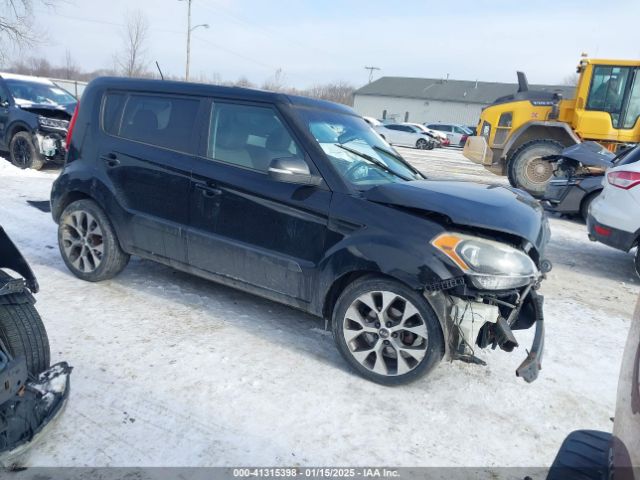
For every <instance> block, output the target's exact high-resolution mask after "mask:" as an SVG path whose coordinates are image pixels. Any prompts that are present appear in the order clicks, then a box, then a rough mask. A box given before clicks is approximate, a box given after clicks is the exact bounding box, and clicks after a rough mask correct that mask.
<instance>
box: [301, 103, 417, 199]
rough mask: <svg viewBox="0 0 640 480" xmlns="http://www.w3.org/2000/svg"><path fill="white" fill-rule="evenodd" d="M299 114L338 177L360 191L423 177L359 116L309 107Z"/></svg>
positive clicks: (302, 109)
mask: <svg viewBox="0 0 640 480" xmlns="http://www.w3.org/2000/svg"><path fill="white" fill-rule="evenodd" d="M298 111H299V113H300V115H301V117H302V120H303V121H304V123H305V124H306V126H307V128H308V129H309V132H310V133H311V135H313V137H314V138H315V139H316V141H317V142H318V144H319V145H320V147H321V148H322V150H323V151H324V153H325V154H326V156H327V158H328V159H329V161H330V162H331V163H332V164H333V166H334V167H335V169H336V170H337V172H338V173H339V175H340V176H341V177H342V178H343V179H344V180H345V181H346V182H348V183H350V184H352V185H353V186H354V187H355V188H357V189H358V190H366V189H368V188H371V187H374V186H376V185H381V184H385V183H392V182H405V181H409V180H417V179H421V178H423V177H422V175H420V173H419V172H418V171H416V170H415V169H414V168H413V167H411V166H410V165H409V164H408V163H406V162H405V161H404V159H402V157H400V156H399V155H398V154H397V153H395V152H393V151H392V149H391V147H390V146H389V145H388V144H387V143H386V142H385V141H384V140H382V138H381V137H380V136H379V135H377V134H376V133H375V132H374V131H373V130H371V129H370V128H369V127H368V125H367V124H366V123H365V121H364V120H362V119H361V118H360V117H357V116H354V115H348V114H344V113H338V112H331V111H327V110H316V109H310V108H299V109H298ZM389 127H402V126H401V125H390V126H387V128H389Z"/></svg>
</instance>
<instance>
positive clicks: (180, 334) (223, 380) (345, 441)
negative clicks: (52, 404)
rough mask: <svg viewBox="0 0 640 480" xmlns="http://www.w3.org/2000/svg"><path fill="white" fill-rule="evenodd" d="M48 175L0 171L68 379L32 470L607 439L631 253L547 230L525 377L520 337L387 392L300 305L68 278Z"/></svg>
mask: <svg viewBox="0 0 640 480" xmlns="http://www.w3.org/2000/svg"><path fill="white" fill-rule="evenodd" d="M399 150H400V151H401V153H402V154H403V155H405V156H406V158H407V159H408V160H409V161H411V162H412V163H413V164H414V165H415V166H416V167H417V168H419V169H420V170H421V171H423V172H424V173H425V174H427V175H428V176H431V177H433V178H457V179H463V180H474V181H494V182H495V181H497V182H500V183H503V182H504V179H501V178H499V177H495V176H493V175H491V174H489V173H486V172H485V171H484V170H483V169H482V168H481V167H478V166H476V165H473V164H471V163H469V162H468V161H467V160H465V159H464V158H463V157H462V154H461V153H460V151H459V150H454V149H450V150H449V149H447V150H444V149H438V150H433V151H419V150H413V149H399ZM56 174H57V172H56V171H54V170H53V171H52V170H50V171H44V172H34V171H21V170H18V169H15V168H14V167H12V166H11V165H10V164H9V163H8V162H6V161H3V160H0V205H2V206H1V207H0V224H2V226H3V227H4V228H5V229H6V230H7V232H8V233H9V235H10V236H11V237H12V239H13V240H14V242H15V243H16V244H17V245H18V246H19V247H20V249H21V250H22V252H23V253H24V255H25V257H26V258H27V259H28V261H29V262H30V263H31V265H32V267H33V269H34V270H35V273H36V275H37V276H38V279H39V282H40V285H41V292H40V293H39V294H38V296H37V298H38V303H37V307H38V309H39V311H40V314H41V315H42V317H43V319H44V321H45V325H46V327H47V330H48V333H49V337H50V342H51V350H52V357H53V358H52V360H53V361H59V360H67V361H68V362H69V363H70V364H71V365H73V366H74V367H75V370H74V372H73V375H72V390H71V396H70V401H69V404H68V406H67V409H66V412H65V413H64V414H63V416H62V417H61V418H60V420H59V422H58V423H57V425H56V427H55V428H54V429H53V430H52V432H51V434H50V435H49V436H48V437H47V438H46V439H44V440H43V442H42V443H40V444H39V445H37V446H36V447H35V448H34V449H33V450H32V451H31V453H30V454H29V456H28V457H27V458H26V459H25V465H27V466H37V465H47V466H53V465H56V466H57V465H64V466H105V465H110V466H134V465H141V466H209V465H349V464H354V465H361V466H363V465H390V466H416V465H420V466H436V465H437V466H487V465H489V466H495V467H498V466H520V467H522V466H545V465H549V464H550V463H551V461H552V460H553V457H554V455H555V452H556V451H557V449H558V447H559V445H560V443H561V442H562V440H563V439H564V437H565V436H566V434H567V433H569V432H570V431H571V430H574V429H578V428H593V429H600V430H610V429H611V427H612V423H611V421H610V417H612V416H613V412H614V402H615V396H616V384H617V376H618V370H619V364H620V359H621V354H622V349H623V346H624V341H625V338H626V334H627V329H628V327H629V321H630V317H631V314H632V311H633V307H634V304H635V300H636V297H637V295H638V293H639V291H640V282H638V280H637V278H636V277H635V275H634V272H633V262H632V256H631V255H630V254H629V255H625V254H623V253H620V252H618V251H615V250H612V249H609V248H607V247H605V246H603V245H600V244H596V243H592V242H590V241H589V240H588V239H587V236H586V229H585V226H584V225H583V224H581V223H579V222H576V221H572V220H565V219H560V218H553V219H552V221H551V229H552V240H551V243H550V245H549V250H548V256H549V258H550V260H551V261H552V262H553V263H554V270H553V271H552V272H551V273H550V274H549V278H548V280H547V281H546V282H545V283H544V286H543V288H542V292H543V293H544V294H545V297H546V305H545V314H546V321H547V336H546V350H545V355H544V359H543V370H542V372H541V374H540V378H539V379H538V380H537V381H536V382H534V383H533V384H530V385H528V384H526V383H524V382H523V381H522V380H520V379H517V378H516V377H515V375H514V371H515V368H516V367H517V366H518V365H519V363H520V362H521V361H522V359H523V358H524V357H525V355H526V353H525V348H527V347H528V346H529V345H530V343H531V337H532V332H523V333H521V334H520V335H519V336H518V339H519V340H521V347H520V348H519V349H518V350H517V352H516V353H514V354H507V353H504V352H501V351H488V352H480V355H479V356H480V357H481V358H483V359H484V360H486V361H487V362H488V366H487V367H479V366H472V365H467V364H463V363H459V362H457V363H453V364H452V363H442V364H441V365H440V366H439V367H438V368H436V370H435V371H434V372H433V374H432V375H430V376H429V377H427V378H425V379H423V380H419V381H418V382H416V383H413V384H411V385H408V386H403V387H396V388H385V387H381V386H379V385H376V384H373V383H370V382H368V381H366V380H364V379H362V378H360V377H358V376H357V375H355V374H353V373H351V372H350V371H349V370H348V368H347V366H346V364H345V362H344V361H343V360H342V358H341V357H340V356H339V354H338V352H337V351H336V349H335V347H334V345H333V340H332V338H331V336H330V334H329V333H327V332H325V331H323V321H322V320H320V319H317V318H314V317H311V316H309V315H306V314H303V313H300V312H298V311H296V310H293V309H290V308H287V307H284V306H281V305H278V304H275V303H271V302H269V301H266V300H262V299H259V298H256V297H253V296H251V295H248V294H245V293H241V292H238V291H235V290H232V289H230V288H227V287H223V286H219V285H216V284H214V283H211V282H208V281H205V280H202V279H199V278H196V277H192V276H190V275H187V274H183V273H180V272H177V271H174V270H172V269H171V268H168V267H164V266H161V265H158V264H155V263H153V262H150V261H145V260H140V259H136V258H134V259H133V260H132V261H131V263H130V264H129V266H128V267H127V268H126V269H125V270H124V272H123V273H122V274H121V275H119V276H118V277H116V278H115V279H113V280H111V281H107V282H103V283H99V284H91V283H86V282H83V281H81V280H79V279H77V278H76V277H74V276H72V274H71V273H70V272H69V271H68V270H67V269H66V267H65V266H64V264H63V262H62V260H61V258H60V255H59V252H58V248H57V241H56V225H55V224H54V223H53V221H52V220H51V217H50V215H49V214H48V213H44V212H41V211H40V210H38V209H36V208H33V207H32V206H30V205H28V204H27V200H35V201H38V200H47V199H48V195H49V191H50V187H51V183H52V181H53V180H54V179H55V176H56ZM499 214H500V212H490V211H488V212H486V215H499ZM425 240H426V239H425ZM354 459H355V460H354Z"/></svg>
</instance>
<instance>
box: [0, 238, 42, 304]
mask: <svg viewBox="0 0 640 480" xmlns="http://www.w3.org/2000/svg"><path fill="white" fill-rule="evenodd" d="M0 268H7V269H9V270H13V271H14V272H16V273H17V274H19V275H20V276H22V278H24V280H25V282H26V284H27V287H28V288H29V290H31V292H32V293H38V290H39V289H40V287H39V286H38V281H37V280H36V276H35V275H34V274H33V271H32V270H31V267H30V266H29V264H28V263H27V261H26V260H25V259H24V257H23V256H22V254H21V253H20V251H19V250H18V249H17V248H16V246H15V245H14V244H13V242H12V241H11V239H10V238H9V236H8V235H7V233H6V232H5V231H4V229H3V228H2V227H0Z"/></svg>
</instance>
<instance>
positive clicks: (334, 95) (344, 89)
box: [300, 81, 355, 105]
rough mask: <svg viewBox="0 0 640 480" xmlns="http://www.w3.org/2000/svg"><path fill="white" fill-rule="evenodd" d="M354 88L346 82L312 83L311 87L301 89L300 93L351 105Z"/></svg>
mask: <svg viewBox="0 0 640 480" xmlns="http://www.w3.org/2000/svg"><path fill="white" fill-rule="evenodd" d="M354 91H355V88H354V87H353V85H351V84H350V83H347V82H342V81H339V82H333V83H324V84H321V85H314V86H313V87H311V88H308V89H306V90H302V91H301V92H300V94H301V95H305V96H307V97H313V98H320V99H322V100H329V101H331V102H337V103H344V104H345V105H353V92H354Z"/></svg>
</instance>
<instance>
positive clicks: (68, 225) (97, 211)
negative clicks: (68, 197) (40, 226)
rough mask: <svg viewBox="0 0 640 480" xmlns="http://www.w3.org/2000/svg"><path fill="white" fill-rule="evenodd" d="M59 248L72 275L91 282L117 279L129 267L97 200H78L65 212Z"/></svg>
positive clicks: (60, 227) (59, 227) (127, 255)
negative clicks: (115, 277)
mask: <svg viewBox="0 0 640 480" xmlns="http://www.w3.org/2000/svg"><path fill="white" fill-rule="evenodd" d="M58 246H59V248H60V254H61V255H62V259H63V260H64V263H65V264H66V265H67V268H68V269H69V270H71V273H73V274H74V275H75V276H76V277H78V278H81V279H82V280H86V281H88V282H99V281H102V280H108V279H110V278H113V277H114V276H116V275H117V274H118V273H120V272H121V271H122V270H123V269H124V267H126V266H127V263H129V254H127V253H125V252H124V251H123V250H122V248H121V247H120V242H119V241H118V238H117V236H116V233H115V230H114V228H113V225H111V222H110V221H109V218H108V217H107V215H106V214H105V213H104V212H103V211H102V209H101V208H100V207H99V206H98V205H97V204H96V203H95V202H94V201H93V200H77V201H75V202H72V203H71V204H69V205H68V206H67V208H65V209H64V211H63V212H62V215H61V216H60V221H59V225H58Z"/></svg>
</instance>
